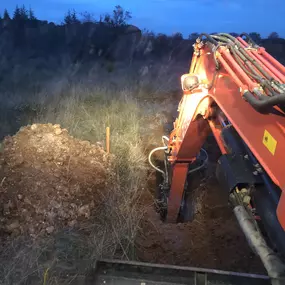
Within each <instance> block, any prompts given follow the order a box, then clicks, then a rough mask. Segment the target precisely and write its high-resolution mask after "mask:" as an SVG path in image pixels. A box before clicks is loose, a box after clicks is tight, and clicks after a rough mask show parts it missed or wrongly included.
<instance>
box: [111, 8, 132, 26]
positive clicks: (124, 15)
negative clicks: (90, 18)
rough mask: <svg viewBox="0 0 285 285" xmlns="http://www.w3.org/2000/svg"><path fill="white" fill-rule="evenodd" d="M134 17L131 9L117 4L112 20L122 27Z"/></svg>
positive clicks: (114, 23) (115, 24)
mask: <svg viewBox="0 0 285 285" xmlns="http://www.w3.org/2000/svg"><path fill="white" fill-rule="evenodd" d="M131 18H132V16H131V13H130V12H129V11H125V10H124V9H123V8H122V7H121V6H120V5H117V6H115V9H114V10H113V16H112V19H111V22H112V24H113V25H114V26H116V27H120V26H124V25H127V23H128V21H129V20H130V19H131Z"/></svg>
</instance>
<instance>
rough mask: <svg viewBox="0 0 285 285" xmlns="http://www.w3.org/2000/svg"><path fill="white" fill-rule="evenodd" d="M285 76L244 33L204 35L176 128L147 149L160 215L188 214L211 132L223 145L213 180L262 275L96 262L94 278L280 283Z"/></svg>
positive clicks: (284, 268) (284, 227)
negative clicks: (156, 158) (160, 162)
mask: <svg viewBox="0 0 285 285" xmlns="http://www.w3.org/2000/svg"><path fill="white" fill-rule="evenodd" d="M284 83H285V67H284V66H283V65H282V64H281V63H280V62H279V61H277V60H276V59H275V58H273V57H272V56H271V55H270V54H269V53H267V52H266V50H265V49H264V48H263V47H261V46H259V45H257V44H256V43H255V42H254V41H253V40H252V39H251V38H250V36H249V35H248V34H246V33H243V34H241V35H240V36H238V37H233V36H231V35H229V34H226V33H219V34H213V35H209V34H205V33H203V34H201V35H200V36H199V37H198V38H197V40H196V42H195V44H194V54H193V58H192V62H191V66H190V70H189V73H188V74H184V75H182V77H181V88H182V91H183V96H182V98H181V101H180V103H179V106H178V111H179V115H178V117H177V119H176V120H175V122H174V124H173V127H174V128H173V130H172V132H171V133H170V135H169V136H163V138H162V142H163V145H162V146H161V147H158V148H155V149H154V150H153V151H151V152H150V154H149V162H150V164H151V165H152V166H153V167H154V168H155V169H156V170H157V171H158V172H160V173H161V176H162V178H163V179H162V183H161V184H160V186H159V189H158V191H157V197H156V202H157V203H156V204H157V205H158V210H159V212H160V215H161V218H162V219H163V220H164V221H165V222H168V223H176V222H178V221H179V222H183V221H189V219H190V220H191V219H192V218H193V217H192V215H191V214H189V213H192V212H193V211H192V210H191V205H192V204H193V203H192V202H191V199H190V200H189V197H191V189H189V187H188V186H189V183H188V182H189V179H190V180H191V179H192V177H193V175H194V173H197V172H198V171H199V170H202V169H204V168H205V167H206V165H207V161H208V154H207V152H206V151H205V148H204V144H205V141H206V139H207V138H208V137H209V136H210V135H211V134H212V136H213V137H214V138H215V140H216V142H217V145H218V147H219V149H220V157H219V159H218V161H217V167H216V178H217V180H218V182H219V185H220V186H221V187H222V188H224V189H225V193H226V194H227V195H228V198H229V199H228V200H229V202H230V204H231V206H232V208H233V212H234V214H235V216H236V218H237V221H238V223H239V225H240V227H241V229H242V231H243V232H244V234H245V236H246V239H247V241H248V243H249V245H250V246H251V248H252V250H253V251H254V252H255V253H256V254H257V255H258V256H259V257H260V259H261V261H262V262H263V264H264V267H265V269H266V270H267V273H268V275H266V276H263V275H252V274H240V273H233V272H222V271H218V270H206V269H201V268H185V267H177V266H163V265H152V264H151V265H150V264H140V263H133V262H132V263H131V262H129V263H126V262H114V261H100V262H99V263H98V267H97V269H96V270H97V271H96V272H97V275H96V276H97V277H96V278H97V279H96V280H97V282H98V284H103V283H100V282H107V284H108V283H110V282H111V283H112V282H113V283H112V284H239V285H240V284H274V285H275V284H278V285H281V284H285V279H284V276H285V265H284V264H285V263H284V261H285V84H284ZM156 151H163V152H164V157H165V159H164V167H163V168H162V167H161V168H159V167H158V166H156V165H155V164H154V162H153V160H152V156H153V154H154V153H155V152H156ZM120 282H121V283H120ZM124 282H125V283H124ZM139 282H140V283H139ZM95 283H96V282H95ZM96 284H97V283H96Z"/></svg>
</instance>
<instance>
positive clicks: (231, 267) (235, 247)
mask: <svg viewBox="0 0 285 285" xmlns="http://www.w3.org/2000/svg"><path fill="white" fill-rule="evenodd" d="M204 148H205V149H206V151H207V152H208V155H209V162H208V168H207V170H206V171H204V172H203V173H200V174H199V173H198V176H196V178H195V180H194V181H193V183H192V185H191V187H192V189H193V191H194V192H195V197H196V198H195V208H196V214H195V217H194V220H193V221H192V222H187V223H177V224H168V223H164V222H162V221H161V219H160V215H159V214H158V213H157V212H156V210H155V207H154V205H153V199H154V195H155V194H154V193H155V191H156V187H157V175H156V174H155V173H152V174H151V175H150V180H149V188H148V191H146V192H145V193H144V194H143V197H142V201H141V203H142V204H143V205H144V206H145V207H146V212H145V215H144V218H143V220H142V223H141V231H140V233H139V235H138V237H137V239H136V248H137V257H138V259H139V260H140V261H143V262H150V263H160V264H172V265H181V266H193V267H202V268H210V269H220V270H226V271H236V272H244V273H256V274H266V270H265V269H264V267H263V265H262V263H261V261H260V259H259V257H258V256H256V255H255V254H254V253H253V251H252V250H251V248H250V247H249V245H248V243H247V241H246V238H245V236H244V234H243V232H242V231H241V229H240V227H239V225H238V222H237V220H236V218H235V216H234V214H233V211H232V208H231V206H230V205H229V203H228V193H226V192H225V191H224V190H223V189H221V187H220V186H219V184H218V181H217V180H216V178H215V173H214V172H215V166H216V161H217V159H218V157H219V155H220V153H219V150H218V146H217V145H216V142H215V140H214V138H213V137H210V138H208V140H207V142H206V143H205V146H204Z"/></svg>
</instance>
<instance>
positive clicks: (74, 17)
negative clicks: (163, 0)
mask: <svg viewBox="0 0 285 285" xmlns="http://www.w3.org/2000/svg"><path fill="white" fill-rule="evenodd" d="M131 18H132V15H131V12H129V11H126V10H124V9H123V8H122V7H121V6H120V5H117V6H115V8H114V10H113V11H112V13H111V14H109V13H106V14H104V15H100V17H99V19H96V18H95V17H94V15H93V14H92V13H90V12H87V11H86V12H83V13H77V12H76V11H75V10H68V11H67V13H66V14H65V15H64V18H63V22H62V23H61V24H62V25H73V24H81V23H88V22H92V23H104V24H105V25H108V26H111V27H120V26H124V25H127V24H128V23H129V21H130V19H131ZM0 21H13V22H16V23H20V24H25V23H29V22H30V23H31V22H37V21H39V20H38V19H37V17H36V16H35V13H34V11H33V10H32V9H31V8H29V9H27V8H26V7H25V5H23V6H21V7H19V6H18V5H17V6H16V8H15V10H14V12H13V14H12V16H10V14H9V12H8V10H7V9H5V10H4V12H3V14H1V13H0ZM144 32H145V34H148V35H149V36H150V37H158V38H160V40H161V41H164V40H166V39H169V36H167V35H165V34H163V33H158V34H157V35H155V34H154V33H153V32H149V31H144ZM211 34H216V33H214V32H213V33H211ZM230 34H231V35H232V36H235V37H236V36H238V35H239V34H238V33H234V32H232V33H230ZM249 35H250V36H251V38H252V39H253V40H254V41H255V42H257V43H260V42H261V40H262V37H261V35H260V33H257V32H251V33H249ZM198 37H199V33H197V32H195V33H191V34H190V35H189V36H188V39H189V40H195V39H197V38H198ZM171 38H172V39H173V40H174V41H177V42H178V41H180V40H183V39H184V38H183V35H182V34H181V33H179V32H178V33H175V34H173V35H172V36H171ZM267 38H268V39H278V38H280V37H279V35H278V33H277V32H272V33H270V34H269V35H268V37H267Z"/></svg>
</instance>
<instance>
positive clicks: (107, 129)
mask: <svg viewBox="0 0 285 285" xmlns="http://www.w3.org/2000/svg"><path fill="white" fill-rule="evenodd" d="M106 151H107V153H110V127H107V128H106Z"/></svg>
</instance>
